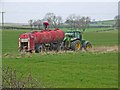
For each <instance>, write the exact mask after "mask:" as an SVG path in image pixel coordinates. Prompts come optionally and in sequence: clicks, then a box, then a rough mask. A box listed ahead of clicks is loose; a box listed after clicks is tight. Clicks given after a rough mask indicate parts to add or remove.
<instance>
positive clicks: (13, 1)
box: [0, 0, 118, 23]
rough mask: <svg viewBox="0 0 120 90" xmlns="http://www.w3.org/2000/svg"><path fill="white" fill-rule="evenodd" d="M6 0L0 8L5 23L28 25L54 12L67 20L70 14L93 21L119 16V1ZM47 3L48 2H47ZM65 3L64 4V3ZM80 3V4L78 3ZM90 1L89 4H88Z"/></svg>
mask: <svg viewBox="0 0 120 90" xmlns="http://www.w3.org/2000/svg"><path fill="white" fill-rule="evenodd" d="M2 1H3V0H2ZM8 1H9V2H8ZM18 1H19V0H4V2H2V3H1V5H0V6H2V11H5V12H6V13H5V14H4V18H5V22H13V23H27V22H28V20H29V19H42V18H43V17H44V16H45V14H46V13H47V12H53V13H55V14H56V15H59V16H62V17H63V19H65V18H66V17H67V16H68V15H70V14H76V15H80V16H89V17H91V19H96V20H108V19H113V18H114V17H115V16H116V15H117V14H118V0H104V1H105V2H101V1H103V0H98V1H97V0H96V1H97V2H96V1H95V0H84V2H80V1H81V0H66V1H64V0H59V2H55V1H56V0H52V1H51V2H50V1H49V2H48V0H44V2H42V1H43V0H42V1H40V0H39V2H37V1H38V0H29V2H28V0H24V2H22V1H23V0H20V1H19V2H18ZM45 1H46V2H45ZM62 1H64V2H62ZM73 1H74V2H73ZM76 1H79V2H76ZM88 1H89V2H88Z"/></svg>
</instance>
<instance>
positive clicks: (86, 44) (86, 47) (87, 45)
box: [84, 42, 92, 51]
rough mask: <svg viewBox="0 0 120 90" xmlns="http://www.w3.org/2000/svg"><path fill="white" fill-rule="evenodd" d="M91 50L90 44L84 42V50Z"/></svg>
mask: <svg viewBox="0 0 120 90" xmlns="http://www.w3.org/2000/svg"><path fill="white" fill-rule="evenodd" d="M91 48H92V44H91V43H90V42H86V43H84V49H85V50H86V51H88V50H90V49H91Z"/></svg>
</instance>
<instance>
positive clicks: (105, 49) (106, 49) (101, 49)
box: [89, 46, 120, 53]
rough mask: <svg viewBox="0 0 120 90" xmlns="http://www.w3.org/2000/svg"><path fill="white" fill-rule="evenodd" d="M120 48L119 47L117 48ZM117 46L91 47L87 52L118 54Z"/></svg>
mask: <svg viewBox="0 0 120 90" xmlns="http://www.w3.org/2000/svg"><path fill="white" fill-rule="evenodd" d="M119 47H120V46H119ZM118 51H119V49H118V46H97V47H93V48H92V49H91V50H89V52H101V53H102V52H103V53H107V52H118Z"/></svg>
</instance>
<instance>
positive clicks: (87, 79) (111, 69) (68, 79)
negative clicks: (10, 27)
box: [3, 53, 118, 88]
mask: <svg viewBox="0 0 120 90" xmlns="http://www.w3.org/2000/svg"><path fill="white" fill-rule="evenodd" d="M103 57H104V58H103ZM117 62H118V61H117V53H106V54H96V53H66V54H55V55H40V54H34V55H32V57H31V58H29V57H26V58H16V57H15V58H3V65H4V64H5V65H8V66H10V67H12V68H15V69H16V71H18V75H20V73H23V74H25V75H27V74H29V73H31V74H32V76H33V77H34V78H36V79H37V80H38V81H42V82H43V85H44V86H45V87H53V88H55V87H59V88H60V87H70V88H86V87H88V88H94V87H95V88H101V87H102V88H103V87H106V88H107V87H111V88H115V87H117V81H118V80H117V71H118V70H117V68H118V67H117Z"/></svg>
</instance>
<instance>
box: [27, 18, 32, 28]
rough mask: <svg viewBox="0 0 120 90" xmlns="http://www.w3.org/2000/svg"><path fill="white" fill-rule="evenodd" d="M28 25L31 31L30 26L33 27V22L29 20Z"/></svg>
mask: <svg viewBox="0 0 120 90" xmlns="http://www.w3.org/2000/svg"><path fill="white" fill-rule="evenodd" d="M28 23H29V25H30V27H31V29H32V26H33V20H32V19H30V20H29V21H28Z"/></svg>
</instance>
